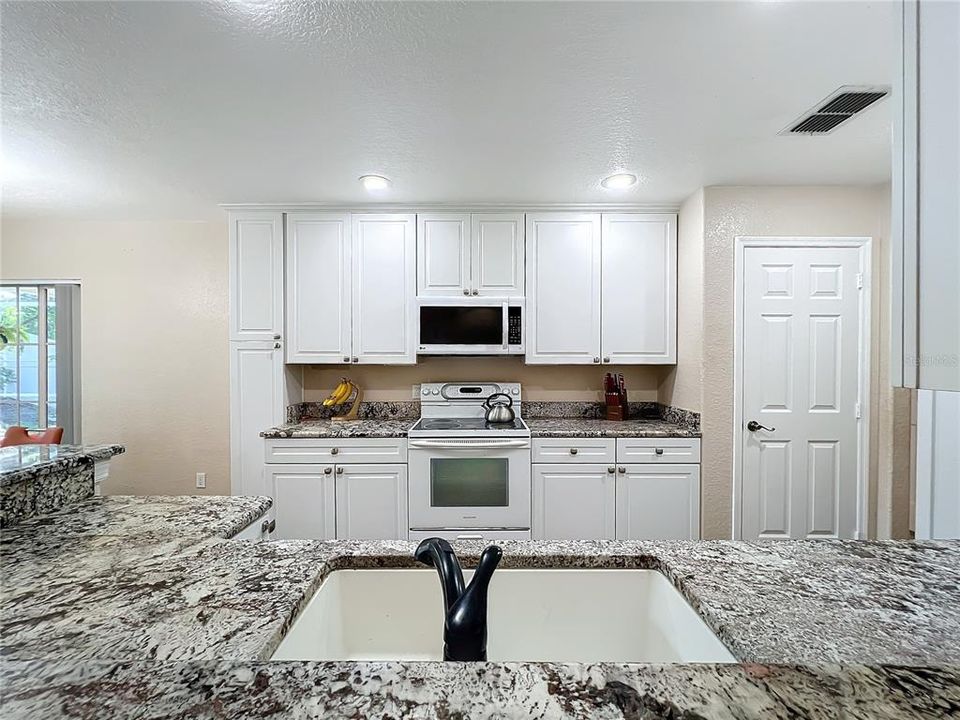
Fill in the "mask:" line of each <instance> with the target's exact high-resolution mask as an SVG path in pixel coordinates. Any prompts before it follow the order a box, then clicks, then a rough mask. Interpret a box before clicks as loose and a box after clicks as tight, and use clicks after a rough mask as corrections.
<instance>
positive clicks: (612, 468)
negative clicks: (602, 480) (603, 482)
mask: <svg viewBox="0 0 960 720" xmlns="http://www.w3.org/2000/svg"><path fill="white" fill-rule="evenodd" d="M616 471H617V469H616V468H615V467H614V466H613V465H611V466H610V467H608V468H607V472H608V473H614V472H616Z"/></svg>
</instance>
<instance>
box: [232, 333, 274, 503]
mask: <svg viewBox="0 0 960 720" xmlns="http://www.w3.org/2000/svg"><path fill="white" fill-rule="evenodd" d="M278 344H280V343H277V342H275V341H273V340H270V341H268V342H259V343H257V342H248V343H230V487H231V492H232V493H233V494H234V495H269V494H270V488H269V486H268V485H267V484H266V483H265V482H264V477H263V438H261V437H260V432H261V431H262V430H265V429H266V428H268V427H271V426H273V425H279V424H280V423H282V422H283V421H284V416H285V415H286V409H287V397H286V393H285V389H286V388H285V370H286V369H285V367H284V364H283V349H282V348H277V347H276V345H278Z"/></svg>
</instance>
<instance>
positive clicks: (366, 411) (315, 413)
mask: <svg viewBox="0 0 960 720" xmlns="http://www.w3.org/2000/svg"><path fill="white" fill-rule="evenodd" d="M349 409H350V404H349V403H346V404H344V405H331V406H330V407H324V405H323V403H322V402H302V403H296V404H294V405H289V406H287V423H288V424H290V425H296V424H298V423H302V422H310V421H313V420H328V419H329V418H330V417H332V416H333V415H338V414H340V413H343V412H346V411H347V410H349ZM358 415H359V418H360V419H361V420H398V419H400V420H402V419H406V418H410V419H411V421H415V420H416V419H417V418H419V417H420V401H419V400H399V401H377V400H374V401H366V402H361V403H360V409H359V411H358ZM411 424H413V423H412V422H411Z"/></svg>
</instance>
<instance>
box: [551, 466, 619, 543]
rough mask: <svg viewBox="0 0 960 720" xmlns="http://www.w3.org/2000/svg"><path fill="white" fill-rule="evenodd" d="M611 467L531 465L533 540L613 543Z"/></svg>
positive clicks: (613, 517) (614, 484)
mask: <svg viewBox="0 0 960 720" xmlns="http://www.w3.org/2000/svg"><path fill="white" fill-rule="evenodd" d="M614 469H615V468H614V466H613V465H533V525H532V530H533V538H534V539H535V540H612V539H614V537H615V536H616V535H615V521H616V481H615V479H614V478H615V477H616V476H615V474H614V472H613V471H614Z"/></svg>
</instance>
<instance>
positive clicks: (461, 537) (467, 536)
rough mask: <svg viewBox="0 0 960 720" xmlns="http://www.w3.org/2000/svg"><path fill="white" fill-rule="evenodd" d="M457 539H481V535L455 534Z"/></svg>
mask: <svg viewBox="0 0 960 720" xmlns="http://www.w3.org/2000/svg"><path fill="white" fill-rule="evenodd" d="M456 539H457V540H483V535H480V534H479V533H477V534H476V535H457V537H456Z"/></svg>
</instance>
